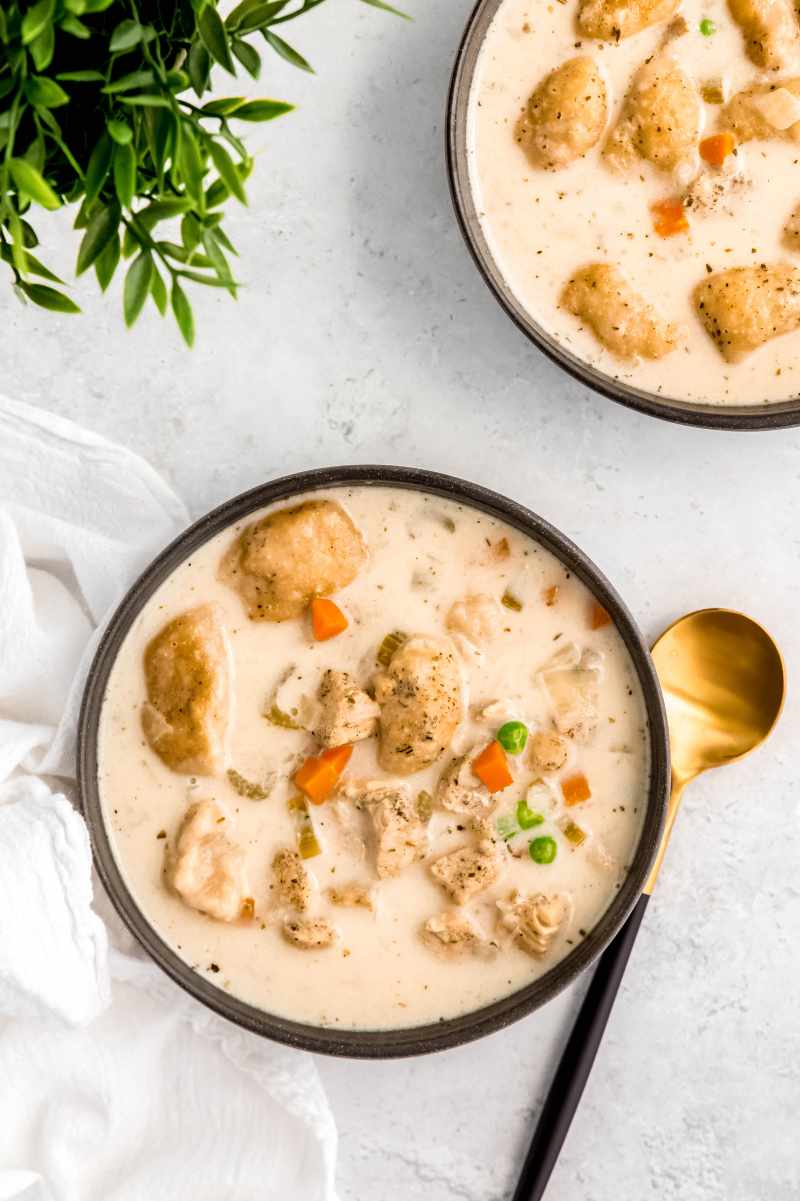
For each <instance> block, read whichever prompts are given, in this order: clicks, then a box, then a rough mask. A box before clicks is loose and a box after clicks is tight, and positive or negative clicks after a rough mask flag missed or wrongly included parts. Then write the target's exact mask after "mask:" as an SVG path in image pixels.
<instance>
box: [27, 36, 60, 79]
mask: <svg viewBox="0 0 800 1201" xmlns="http://www.w3.org/2000/svg"><path fill="white" fill-rule="evenodd" d="M55 47H56V38H55V34H54V33H53V26H52V25H48V26H47V27H46V28H45V29H43V30H42V32H41V33H40V34H39V36H38V38H37V39H36V41H34V42H31V46H30V51H31V58H32V59H33V65H34V66H35V68H36V70H37V71H46V70H47V68H48V67H49V66H50V63H51V62H52V61H53V51H54V50H55Z"/></svg>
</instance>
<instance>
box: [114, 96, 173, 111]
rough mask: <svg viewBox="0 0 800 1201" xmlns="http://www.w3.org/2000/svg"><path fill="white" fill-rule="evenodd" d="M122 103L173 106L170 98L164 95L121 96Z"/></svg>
mask: <svg viewBox="0 0 800 1201" xmlns="http://www.w3.org/2000/svg"><path fill="white" fill-rule="evenodd" d="M119 100H120V104H133V105H138V106H139V107H140V108H172V105H171V104H170V102H169V100H166V99H165V98H164V97H163V96H147V95H144V94H142V95H141V96H120V98H119Z"/></svg>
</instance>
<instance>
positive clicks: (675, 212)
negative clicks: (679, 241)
mask: <svg viewBox="0 0 800 1201" xmlns="http://www.w3.org/2000/svg"><path fill="white" fill-rule="evenodd" d="M650 211H651V213H652V214H653V229H654V230H655V231H656V233H657V234H658V236H659V237H660V238H671V237H673V235H674V234H683V233H686V231H687V229H688V228H689V221H688V218H687V216H686V213H685V211H684V208H683V201H682V200H681V199H680V197H679V198H677V199H675V200H657V201H656V203H655V204H651V205H650Z"/></svg>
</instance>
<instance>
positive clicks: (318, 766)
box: [294, 744, 353, 805]
mask: <svg viewBox="0 0 800 1201" xmlns="http://www.w3.org/2000/svg"><path fill="white" fill-rule="evenodd" d="M352 753H353V747H352V744H348V745H347V746H335V747H332V748H331V750H329V751H323V752H322V754H321V755H311V756H310V757H309V758H308V759H306V761H305V763H301V764H300V766H299V767H298V769H297V771H296V772H295V773H294V782H295V784H296V785H297V787H298V788H299V789H300V791H301V792H302V793H305V795H306V796H307V797H308V799H309V800H310V801H313V802H314V804H315V805H321V804H322V802H323V801H326V800H327V799H328V797H329V796H330V795H331V793H332V792H333V790H334V788H335V787H336V785H337V784H338V782H339V777H340V776H341V774H342V772H343V771H344V769H345V768H346V767H347V764H348V763H349V762H350V756H351V755H352Z"/></svg>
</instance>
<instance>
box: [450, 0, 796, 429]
mask: <svg viewBox="0 0 800 1201" xmlns="http://www.w3.org/2000/svg"><path fill="white" fill-rule="evenodd" d="M799 149H800V23H798V17H797V15H796V13H795V8H794V5H793V3H792V0H774V3H772V2H771V3H770V5H768V6H766V7H764V6H762V7H761V8H759V6H757V5H755V6H754V5H748V4H744V3H742V4H738V3H734V2H731V3H730V5H728V4H727V3H726V2H725V0H682V2H680V0H625V3H623V2H622V0H563V2H561V0H553V3H545V0H480V2H479V3H478V5H477V7H476V8H475V10H474V12H473V13H472V16H471V18H470V20H469V23H468V25H467V28H466V31H465V34H464V38H463V41H462V43H461V46H460V49H459V51H458V55H457V60H456V64H455V69H454V73H453V79H452V84H451V91H450V99H449V110H448V136H447V153H448V166H449V175H450V183H451V190H452V194H453V199H454V204H455V209H456V213H457V217H458V220H459V223H460V226H461V229H462V232H463V234H464V237H465V239H466V241H467V244H468V246H469V248H470V250H471V252H472V255H473V257H474V258H475V260H476V262H477V264H478V266H479V268H480V270H481V272H482V274H483V276H484V278H485V280H486V282H487V283H488V284H489V286H490V288H491V289H492V291H493V292H494V294H495V296H496V297H497V299H498V300H499V301H500V303H501V304H502V305H503V307H504V308H505V309H506V311H507V312H508V314H509V315H510V316H511V317H512V319H513V320H514V321H515V322H516V324H517V325H518V326H519V327H520V328H521V329H522V330H523V332H524V333H526V334H527V336H528V337H529V338H530V339H531V340H532V341H533V342H534V343H536V345H537V346H538V347H539V348H540V349H541V350H543V351H544V352H545V353H546V354H548V355H549V356H550V357H551V358H552V359H554V360H555V361H556V362H557V363H558V364H559V365H560V366H562V367H564V368H565V369H566V370H567V371H569V372H570V373H571V374H572V375H573V376H575V377H576V378H577V379H579V380H580V381H581V382H583V383H585V384H587V385H588V386H590V387H592V388H594V389H595V390H596V391H598V392H601V393H603V394H604V395H606V396H608V397H610V398H611V399H613V400H616V401H619V402H621V403H623V404H626V405H628V406H630V407H632V408H636V409H639V410H641V411H643V412H646V413H649V414H652V415H654V416H658V417H664V418H667V419H669V420H673V421H679V422H684V423H690V424H695V425H704V426H710V427H717V428H729V429H745V430H746V429H762V428H774V427H779V426H785V425H796V424H798V423H800V399H798V398H800V186H796V184H795V176H796V169H797V166H796V165H797V155H798V150H799Z"/></svg>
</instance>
